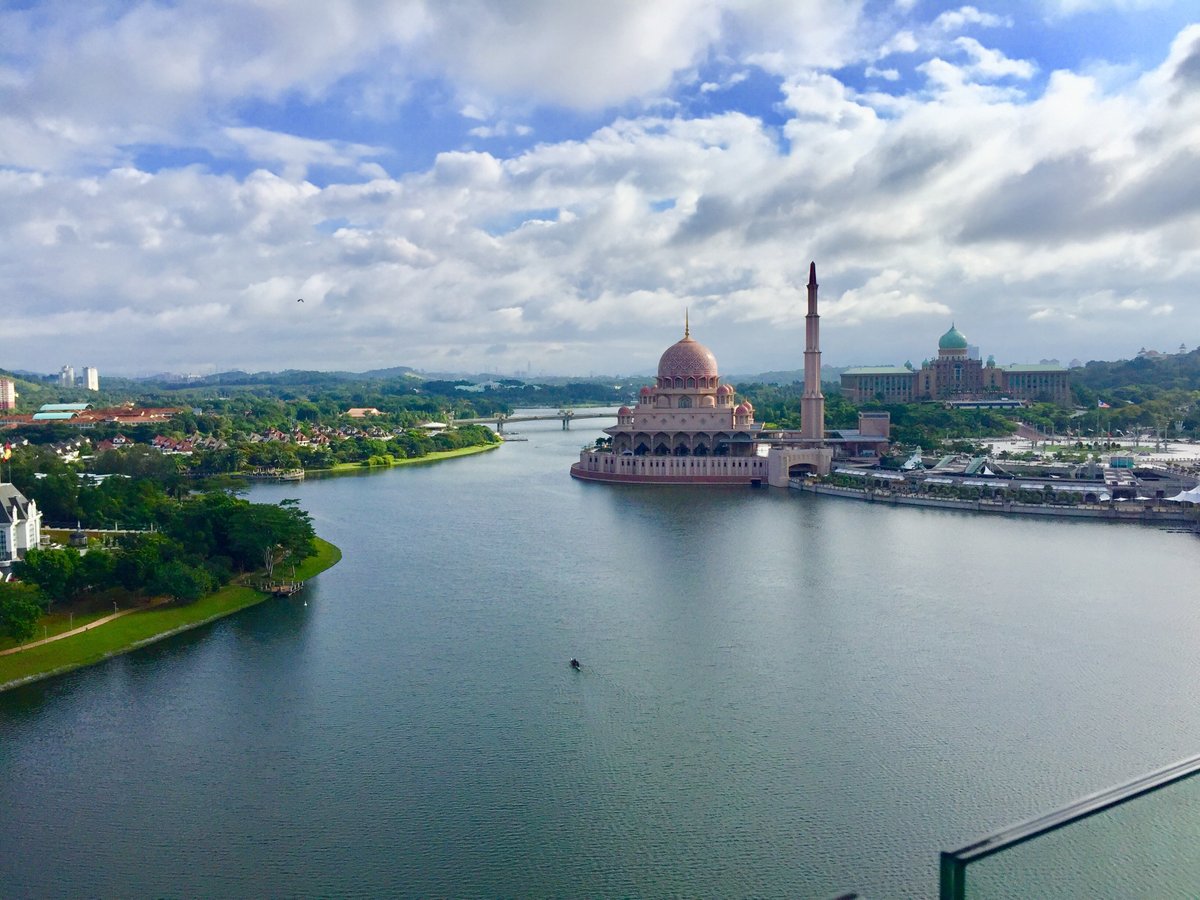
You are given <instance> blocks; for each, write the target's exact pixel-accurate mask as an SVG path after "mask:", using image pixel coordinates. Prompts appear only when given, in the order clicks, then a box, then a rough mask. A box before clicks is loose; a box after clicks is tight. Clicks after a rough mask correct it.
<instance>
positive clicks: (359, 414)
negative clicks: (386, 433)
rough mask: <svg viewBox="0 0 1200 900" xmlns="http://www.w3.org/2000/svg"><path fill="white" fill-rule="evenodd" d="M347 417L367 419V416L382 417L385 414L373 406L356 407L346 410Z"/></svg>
mask: <svg viewBox="0 0 1200 900" xmlns="http://www.w3.org/2000/svg"><path fill="white" fill-rule="evenodd" d="M346 415H348V416H349V417H350V418H352V419H365V418H366V417H367V416H382V415H383V413H381V412H380V411H379V410H377V409H376V408H375V407H373V406H355V407H351V408H350V409H348V410H346Z"/></svg>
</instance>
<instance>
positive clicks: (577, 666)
mask: <svg viewBox="0 0 1200 900" xmlns="http://www.w3.org/2000/svg"><path fill="white" fill-rule="evenodd" d="M571 668H572V669H574V670H575V671H576V672H578V671H579V670H580V669H581V668H582V666H581V665H580V664H579V660H577V659H576V658H575V657H573V656H572V657H571Z"/></svg>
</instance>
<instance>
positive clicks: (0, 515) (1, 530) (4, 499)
mask: <svg viewBox="0 0 1200 900" xmlns="http://www.w3.org/2000/svg"><path fill="white" fill-rule="evenodd" d="M41 536H42V513H41V511H40V510H39V509H38V508H37V503H35V502H34V501H32V500H27V499H26V498H25V495H24V494H22V493H21V492H20V491H18V490H17V489H16V487H15V486H13V485H11V484H4V483H2V482H0V566H11V565H12V564H13V562H14V561H15V560H18V559H20V558H21V557H23V556H24V555H25V551H27V550H33V549H37V547H38V546H39V545H40V544H41Z"/></svg>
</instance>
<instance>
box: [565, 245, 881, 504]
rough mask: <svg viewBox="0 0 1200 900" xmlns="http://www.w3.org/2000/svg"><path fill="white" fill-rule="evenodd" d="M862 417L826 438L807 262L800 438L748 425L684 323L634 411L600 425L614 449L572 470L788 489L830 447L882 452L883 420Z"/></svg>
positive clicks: (585, 458)
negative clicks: (855, 427) (849, 427)
mask: <svg viewBox="0 0 1200 900" xmlns="http://www.w3.org/2000/svg"><path fill="white" fill-rule="evenodd" d="M865 415H867V417H868V418H867V419H866V420H865V421H864V420H862V419H860V423H859V429H858V430H856V431H853V432H846V431H843V432H835V433H833V434H829V435H827V434H826V432H825V397H824V395H823V394H822V393H821V348H820V316H819V315H818V314H817V267H816V264H815V263H812V264H810V266H809V273H808V315H807V316H806V317H805V347H804V393H803V395H802V397H801V400H800V431H799V432H787V431H774V432H765V431H764V430H763V427H762V425H761V424H759V423H757V422H755V421H754V407H753V406H751V405H750V403H749V401H745V400H743V401H742V402H740V403H739V402H738V401H737V397H736V396H735V394H734V390H733V388H732V387H731V386H730V385H728V384H723V383H722V382H721V376H720V374H719V370H718V368H717V359H716V357H715V356H713V353H712V351H711V350H709V349H708V348H707V347H705V346H704V345H703V344H701V343H699V342H697V341H696V340H695V339H694V338H693V337H692V336H691V329H690V328H689V327H688V325H687V324H686V321H685V325H684V332H683V338H682V339H681V340H680V341H678V342H677V343H675V344H672V345H671V346H670V347H668V348H667V350H666V352H665V353H663V355H662V358H661V359H659V361H658V377H657V378H656V379H655V383H654V385H653V386H647V387H644V388H642V389H641V392H640V394H639V396H638V403H637V406H635V407H633V408H630V407H628V406H622V407H621V409H620V410H619V411H618V412H617V424H616V425H615V426H613V427H612V428H606V429H604V433H605V434H607V435H609V436H610V437H611V438H612V446H611V447H610V448H602V449H600V448H587V449H584V450H583V451H582V452H581V453H580V454H579V462H577V463H575V464H574V465H572V466H571V474H572V475H573V476H574V477H575V478H580V479H584V480H587V481H605V482H624V483H634V484H742V485H761V484H770V485H773V486H777V487H787V483H788V479H789V478H791V477H795V476H797V475H800V474H805V473H816V474H827V473H828V472H829V471H830V467H831V463H832V460H833V457H834V455H835V450H837V451H839V452H838V455H839V456H843V455H846V454H847V453H848V452H850V453H861V452H867V453H875V452H878V450H879V449H880V448H881V447H883V446H886V444H887V430H888V429H887V424H888V423H884V422H881V421H878V420H877V419H871V418H870V414H865ZM881 428H882V434H880V429H881Z"/></svg>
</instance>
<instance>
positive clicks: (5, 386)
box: [0, 378, 17, 411]
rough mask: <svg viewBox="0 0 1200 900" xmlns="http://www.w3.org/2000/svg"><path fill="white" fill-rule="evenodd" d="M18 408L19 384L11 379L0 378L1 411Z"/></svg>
mask: <svg viewBox="0 0 1200 900" xmlns="http://www.w3.org/2000/svg"><path fill="white" fill-rule="evenodd" d="M16 408H17V384H16V382H15V381H13V380H12V379H11V378H0V411H3V410H11V409H16Z"/></svg>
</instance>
